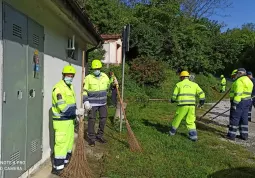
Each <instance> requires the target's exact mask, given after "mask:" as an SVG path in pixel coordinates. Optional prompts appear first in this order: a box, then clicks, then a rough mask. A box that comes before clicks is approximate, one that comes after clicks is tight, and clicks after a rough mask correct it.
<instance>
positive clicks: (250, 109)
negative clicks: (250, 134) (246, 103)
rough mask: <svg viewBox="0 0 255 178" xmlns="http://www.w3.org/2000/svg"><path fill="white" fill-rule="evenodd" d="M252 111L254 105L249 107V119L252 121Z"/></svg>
mask: <svg viewBox="0 0 255 178" xmlns="http://www.w3.org/2000/svg"><path fill="white" fill-rule="evenodd" d="M251 112H252V105H251V106H250V108H249V112H248V121H250V122H251Z"/></svg>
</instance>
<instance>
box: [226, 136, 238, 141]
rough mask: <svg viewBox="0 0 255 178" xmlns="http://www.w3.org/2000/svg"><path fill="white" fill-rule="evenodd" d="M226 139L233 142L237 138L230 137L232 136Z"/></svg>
mask: <svg viewBox="0 0 255 178" xmlns="http://www.w3.org/2000/svg"><path fill="white" fill-rule="evenodd" d="M226 139H228V140H231V141H235V140H236V139H235V138H233V137H230V136H228V135H227V136H226Z"/></svg>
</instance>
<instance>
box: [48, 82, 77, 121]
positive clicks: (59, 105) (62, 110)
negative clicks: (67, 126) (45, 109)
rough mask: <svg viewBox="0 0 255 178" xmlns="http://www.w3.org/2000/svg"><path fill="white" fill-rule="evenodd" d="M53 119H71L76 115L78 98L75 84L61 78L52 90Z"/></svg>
mask: <svg viewBox="0 0 255 178" xmlns="http://www.w3.org/2000/svg"><path fill="white" fill-rule="evenodd" d="M52 112H53V116H52V117H53V120H71V119H75V117H76V113H75V112H76V100H75V92H74V89H73V86H72V85H70V86H68V85H66V83H65V82H64V81H63V80H61V81H59V82H58V83H57V84H56V85H55V86H54V87H53V91H52Z"/></svg>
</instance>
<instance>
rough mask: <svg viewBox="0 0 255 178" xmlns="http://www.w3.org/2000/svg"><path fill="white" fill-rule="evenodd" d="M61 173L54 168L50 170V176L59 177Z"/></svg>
mask: <svg viewBox="0 0 255 178" xmlns="http://www.w3.org/2000/svg"><path fill="white" fill-rule="evenodd" d="M61 173H62V170H56V169H55V168H52V170H51V174H54V175H57V176H60V174H61Z"/></svg>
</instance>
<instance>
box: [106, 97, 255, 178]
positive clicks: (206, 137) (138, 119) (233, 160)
mask: <svg viewBox="0 0 255 178" xmlns="http://www.w3.org/2000/svg"><path fill="white" fill-rule="evenodd" d="M175 109H176V108H175V106H174V105H172V104H169V103H163V102H158V103H155V102H154V103H149V104H148V105H146V107H143V106H140V105H137V104H136V103H128V107H127V117H128V119H129V122H130V124H131V126H132V129H133V131H134V133H135V135H136V137H137V139H138V140H139V141H140V143H141V145H142V147H143V149H144V151H143V153H132V152H130V151H129V149H128V145H127V142H126V131H125V130H124V133H122V134H119V132H118V127H119V125H118V123H115V124H113V125H112V124H110V123H109V124H108V126H109V127H108V130H107V137H108V139H109V144H108V151H109V152H108V154H107V156H106V158H105V171H106V172H105V174H106V176H108V177H111V178H124V177H128V178H130V177H144V178H145V177H146V178H147V177H158V178H161V177H167V178H171V177H174V178H186V177H187V178H188V177H189V178H196V177H197V178H201V177H210V175H213V174H214V173H215V172H217V171H220V170H225V169H234V168H240V167H250V168H252V167H254V166H255V164H254V163H252V162H254V161H255V158H254V156H253V155H252V154H250V153H249V152H248V151H246V150H245V149H244V148H243V147H241V146H238V145H235V144H233V143H231V142H227V141H225V142H224V141H222V140H221V139H220V138H221V136H220V135H221V134H225V133H224V132H222V131H221V129H219V128H212V127H209V126H208V125H205V124H203V123H197V127H198V136H199V141H198V142H196V143H194V142H191V141H190V140H189V139H188V137H187V129H186V126H185V123H184V122H183V123H182V124H181V126H180V128H179V129H178V133H177V135H175V136H173V137H170V136H169V135H168V131H169V126H170V122H171V120H172V118H173V115H174V111H175ZM113 112H114V111H113V110H111V112H110V115H113ZM254 173H255V172H253V174H248V175H247V172H241V171H239V172H238V174H239V175H240V176H241V177H242V176H245V177H254ZM212 177H214V176H212Z"/></svg>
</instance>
